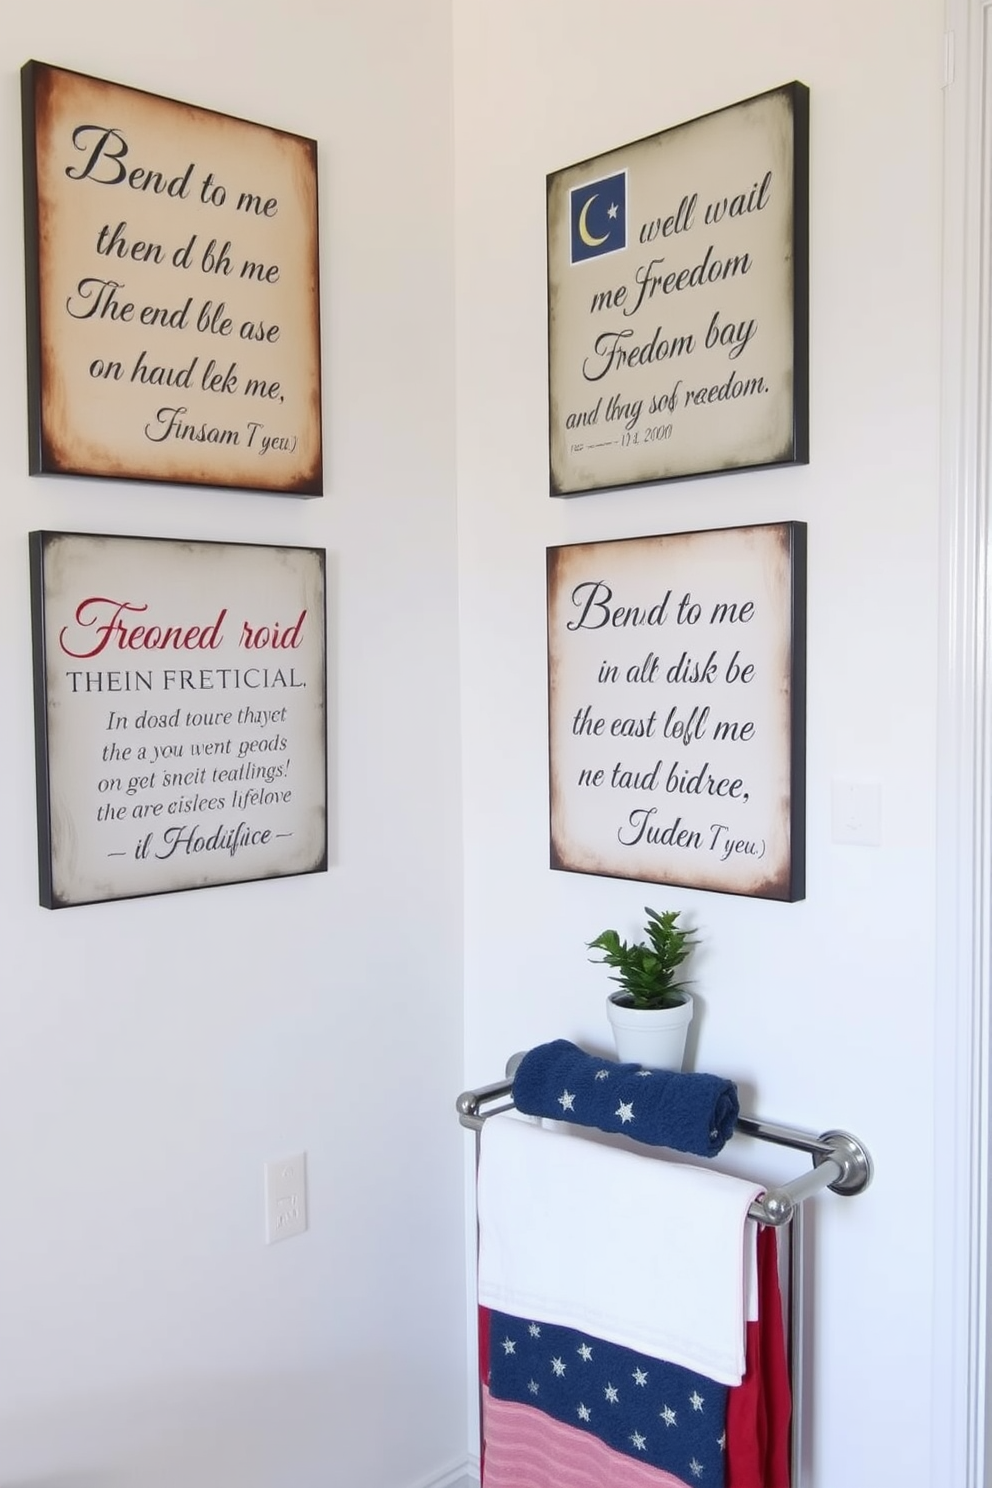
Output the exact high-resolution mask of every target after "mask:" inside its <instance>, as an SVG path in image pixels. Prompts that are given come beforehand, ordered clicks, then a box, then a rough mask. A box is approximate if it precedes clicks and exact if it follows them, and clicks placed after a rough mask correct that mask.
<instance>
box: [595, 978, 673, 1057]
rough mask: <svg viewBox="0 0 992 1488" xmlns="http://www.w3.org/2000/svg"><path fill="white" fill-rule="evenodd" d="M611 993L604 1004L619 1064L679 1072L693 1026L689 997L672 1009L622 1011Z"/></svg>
mask: <svg viewBox="0 0 992 1488" xmlns="http://www.w3.org/2000/svg"><path fill="white" fill-rule="evenodd" d="M623 996H624V993H623V992H614V993H612V994H611V995H610V996H609V997H608V998H607V1000H606V1016H607V1018H609V1020H610V1026H611V1028H612V1029H613V1041H614V1043H615V1044H616V1047H617V1055H618V1057H619V1059H620V1061H621V1063H624V1064H627V1063H633V1064H643V1065H645V1066H646V1067H647V1068H648V1069H664V1070H680V1069H681V1068H682V1061H683V1059H684V1058H685V1041H686V1038H687V1036H688V1033H689V1024H690V1023H691V1022H692V993H691V992H683V993H682V996H683V997H684V998H685V1001H684V1002H682V1003H680V1004H679V1006H678V1007H673V1008H636V1007H624V1006H623V1005H622V1004H621V1003H620V1002H618V1001H617V999H618V998H622V997H623Z"/></svg>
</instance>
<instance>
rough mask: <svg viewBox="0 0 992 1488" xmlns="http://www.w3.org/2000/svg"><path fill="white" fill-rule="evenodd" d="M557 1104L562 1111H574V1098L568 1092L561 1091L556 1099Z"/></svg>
mask: <svg viewBox="0 0 992 1488" xmlns="http://www.w3.org/2000/svg"><path fill="white" fill-rule="evenodd" d="M558 1104H559V1105H560V1106H561V1108H562V1110H563V1111H574V1110H575V1096H574V1095H573V1094H572V1093H571V1091H570V1090H563V1091H562V1093H561V1095H560V1096H559V1097H558Z"/></svg>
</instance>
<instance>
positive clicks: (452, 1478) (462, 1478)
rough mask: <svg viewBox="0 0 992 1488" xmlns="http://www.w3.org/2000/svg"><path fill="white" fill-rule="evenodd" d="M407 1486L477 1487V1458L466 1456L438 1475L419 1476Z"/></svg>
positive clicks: (438, 1487) (410, 1487) (413, 1487)
mask: <svg viewBox="0 0 992 1488" xmlns="http://www.w3.org/2000/svg"><path fill="white" fill-rule="evenodd" d="M408 1488H479V1463H478V1458H475V1459H473V1458H471V1457H470V1458H468V1459H466V1461H464V1462H460V1463H458V1465H457V1466H456V1467H451V1468H448V1469H447V1470H446V1471H444V1472H442V1473H441V1475H440V1477H430V1478H419V1479H418V1480H417V1482H416V1483H410V1484H409V1485H408Z"/></svg>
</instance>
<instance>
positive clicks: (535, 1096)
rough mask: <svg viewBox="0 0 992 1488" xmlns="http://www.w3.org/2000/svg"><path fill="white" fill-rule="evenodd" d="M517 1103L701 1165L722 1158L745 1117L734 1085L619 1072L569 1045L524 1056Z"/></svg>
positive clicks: (555, 1044) (559, 1043) (626, 1068)
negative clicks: (692, 1157)
mask: <svg viewBox="0 0 992 1488" xmlns="http://www.w3.org/2000/svg"><path fill="white" fill-rule="evenodd" d="M513 1103H514V1105H515V1106H516V1108H517V1110H518V1111H522V1112H523V1113H524V1115H526V1116H546V1117H550V1118H552V1119H553V1120H556V1121H572V1122H575V1123H576V1125H578V1126H595V1127H598V1129H599V1130H600V1131H607V1132H623V1133H624V1134H625V1135H626V1136H628V1137H634V1138H635V1139H636V1140H637V1141H638V1142H648V1143H650V1144H651V1145H652V1146H654V1147H670V1148H671V1149H672V1150H673V1151H675V1152H691V1153H694V1154H695V1155H696V1156H697V1157H715V1156H716V1155H717V1153H718V1152H719V1151H720V1150H721V1148H722V1147H723V1146H724V1144H725V1143H726V1142H727V1141H728V1140H729V1138H730V1137H731V1136H733V1132H734V1126H735V1124H736V1122H737V1117H738V1116H739V1114H740V1101H739V1100H738V1096H737V1086H736V1085H735V1084H734V1082H733V1081H732V1080H725V1079H722V1078H721V1077H720V1076H719V1075H705V1074H696V1073H689V1074H683V1073H681V1072H677V1071H673V1070H656V1069H644V1068H642V1067H641V1065H639V1064H618V1063H616V1061H614V1060H611V1059H600V1058H599V1057H598V1056H597V1055H595V1054H587V1053H586V1052H585V1050H583V1049H580V1048H579V1047H578V1046H577V1045H576V1044H572V1043H570V1042H569V1041H568V1039H554V1040H553V1041H552V1042H551V1043H550V1044H538V1045H537V1047H536V1048H534V1049H531V1050H530V1051H529V1053H527V1054H525V1055H524V1057H523V1059H522V1060H521V1061H520V1064H519V1066H518V1068H517V1072H516V1074H515V1075H514V1077H513Z"/></svg>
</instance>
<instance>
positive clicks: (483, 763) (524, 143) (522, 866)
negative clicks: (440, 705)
mask: <svg viewBox="0 0 992 1488" xmlns="http://www.w3.org/2000/svg"><path fill="white" fill-rule="evenodd" d="M941 21H942V8H941V5H940V4H939V3H938V0H928V3H925V4H919V5H912V6H907V5H905V4H902V3H900V0H857V3H854V0H839V3H836V4H832V5H829V6H828V5H796V4H794V3H792V0H744V3H741V0H709V3H707V4H705V5H701V4H699V3H698V0H661V3H659V0H625V3H624V4H623V5H615V4H608V3H606V0H542V3H541V4H537V5H535V4H534V3H532V0H472V3H469V4H462V5H456V6H455V99H456V225H457V255H456V262H457V282H458V396H459V402H458V451H459V453H458V483H459V542H460V563H461V570H460V573H461V592H462V599H461V616H462V684H463V699H464V702H463V723H464V780H465V842H466V861H465V915H466V918H465V927H466V928H465V936H466V1019H467V1062H468V1070H467V1073H468V1078H469V1081H470V1083H481V1082H485V1081H487V1080H490V1079H494V1078H497V1077H498V1076H500V1075H501V1074H502V1068H503V1061H504V1060H505V1058H506V1056H507V1055H509V1054H510V1053H512V1052H513V1051H514V1050H516V1049H520V1048H526V1047H528V1046H530V1045H533V1044H535V1043H538V1042H540V1041H542V1040H544V1039H548V1038H553V1037H558V1036H565V1037H571V1038H574V1039H576V1040H578V1041H579V1042H580V1043H581V1042H585V1043H586V1044H588V1045H590V1046H598V1047H603V1048H607V1047H608V1032H607V1029H606V1025H605V1018H604V1014H603V1000H604V998H605V994H606V992H607V990H608V988H609V985H610V984H609V983H608V982H607V981H606V980H605V974H604V972H603V970H602V968H600V967H597V966H592V965H590V964H589V963H588V961H587V959H586V952H585V950H584V944H585V942H586V941H588V940H589V939H590V938H591V937H592V936H593V935H595V934H596V933H597V932H598V931H599V930H601V929H602V927H603V926H604V925H617V926H618V927H619V928H621V929H623V930H624V931H626V932H627V933H629V932H631V931H633V930H634V929H635V928H636V926H637V924H638V923H639V921H640V917H641V908H642V906H643V905H644V904H645V903H651V904H654V905H656V906H659V907H669V906H670V907H678V908H682V909H685V910H686V911H688V913H689V916H690V917H691V919H692V920H694V921H695V922H696V923H697V924H698V925H699V926H700V928H701V930H702V933H703V936H704V938H705V949H704V950H703V952H702V953H701V954H700V955H698V956H697V957H696V958H695V961H694V968H693V970H694V976H695V979H696V990H697V992H698V993H699V994H700V997H701V999H702V1002H703V1014H702V1018H701V1019H700V1021H699V1026H698V1027H697V1028H696V1030H695V1037H696V1046H695V1061H696V1067H697V1068H701V1069H710V1070H714V1071H719V1072H722V1073H726V1074H729V1075H731V1076H733V1077H735V1078H737V1079H738V1081H739V1082H740V1083H741V1086H742V1092H743V1097H744V1101H745V1103H746V1106H747V1107H749V1108H750V1109H752V1110H755V1111H757V1112H758V1113H760V1114H763V1115H765V1116H768V1117H769V1118H772V1119H777V1120H781V1121H786V1122H792V1123H795V1124H797V1125H800V1126H804V1127H806V1128H808V1129H813V1130H823V1129H824V1128H827V1127H831V1126H842V1127H847V1128H849V1129H850V1130H852V1131H854V1132H856V1133H857V1134H858V1135H860V1136H861V1137H862V1138H863V1139H864V1141H865V1142H866V1143H867V1144H868V1146H869V1147H870V1149H871V1151H872V1153H873V1156H874V1158H875V1161H876V1165H877V1176H876V1179H875V1183H874V1186H873V1187H872V1188H871V1189H870V1191H869V1192H868V1193H867V1194H866V1195H865V1196H863V1197H861V1198H859V1199H856V1200H844V1199H839V1198H834V1197H833V1196H831V1195H826V1196H825V1197H824V1198H823V1199H821V1200H818V1201H817V1202H816V1204H815V1205H814V1206H813V1207H814V1214H815V1219H814V1221H813V1234H812V1246H811V1249H812V1251H813V1258H814V1274H815V1286H814V1297H813V1301H812V1306H811V1314H810V1322H811V1331H812V1345H811V1358H810V1366H811V1368H810V1392H809V1395H808V1397H807V1398H805V1399H804V1402H803V1405H804V1411H805V1416H806V1425H807V1428H808V1432H807V1436H808V1449H807V1451H808V1459H809V1461H808V1466H809V1468H810V1471H809V1475H808V1482H809V1484H810V1485H811V1488H872V1485H875V1484H881V1483H898V1484H899V1485H900V1488H938V1485H937V1484H935V1483H933V1482H931V1479H930V1461H929V1440H928V1429H929V1398H928V1391H929V1382H930V1374H929V1349H930V1335H931V1322H932V1319H931V1311H930V1309H931V1300H930V1287H931V1279H932V1264H933V1251H932V1239H931V1234H930V1222H929V1218H928V1216H929V1214H930V1200H931V1194H932V1184H931V1178H930V1159H931V1138H930V1132H931V1126H932V1117H933V1077H932V1064H933V1061H932V1054H931V1037H932V1026H933V1019H934V1016H935V945H934V935H935V932H934V922H935V909H934V900H935V885H934V877H935V868H934V863H935V845H934V815H935V802H936V796H937V781H936V778H935V733H936V728H937V705H936V684H935V674H936V650H937V637H938V615H937V597H938V587H937V586H938V574H937V541H936V538H937V509H938V484H939V482H938V475H939V469H938V427H937V424H938V418H937V415H938V402H939V399H938V394H939V366H938V354H939V292H940V273H939V244H940V213H941V196H940V139H941V94H940V85H941V56H942V52H941V30H942V25H941ZM792 78H798V79H800V80H801V81H803V82H805V83H807V84H808V85H809V87H810V90H811V135H812V142H811V162H810V181H811V208H810V241H811V251H810V281H811V313H810V337H811V357H810V381H811V436H810V443H811V462H810V464H809V466H808V467H807V468H802V469H784V470H772V471H767V472H756V473H750V474H739V475H733V476H725V477H722V478H719V479H711V480H703V481H693V482H686V483H681V484H678V483H677V484H671V485H667V486H660V487H654V488H652V487H647V488H644V489H636V490H635V489H631V490H627V491H617V492H613V493H609V494H598V495H589V496H585V497H582V498H577V499H574V500H571V501H567V502H566V501H554V500H551V499H549V498H548V496H547V475H546V462H547V453H546V440H547V433H546V429H547V425H546V417H547V393H546V360H545V359H546V335H545V283H544V275H545V267H544V230H545V229H544V179H545V175H546V173H547V172H549V171H552V170H556V169H558V168H560V167H563V166H566V165H569V164H571V163H573V162H574V161H578V160H581V159H583V158H585V157H587V156H589V155H593V154H595V153H597V152H599V151H601V150H605V149H608V148H611V147H613V146H615V145H620V144H623V143H624V142H626V141H628V140H634V139H638V138H640V137H642V136H644V135H646V134H650V133H653V132H655V131H657V130H659V129H662V128H665V127H666V126H668V125H671V124H676V123H678V122H680V121H682V120H684V119H689V118H692V117H694V116H695V115H698V114H702V113H704V112H707V111H709V110H711V109H713V108H716V107H719V106H721V105H723V104H726V103H730V102H733V101H735V100H736V99H739V98H743V97H747V96H749V95H751V94H754V93H758V92H761V91H763V90H764V89H767V88H771V87H774V86H776V85H778V84H781V83H784V82H787V81H789V80H791V79H792ZM793 518H794V519H801V520H804V521H806V522H807V523H808V524H809V645H808V791H809V804H808V836H809V842H808V855H807V862H808V890H807V897H806V899H805V901H804V902H802V903H800V904H796V905H791V906H790V905H780V904H772V903H763V902H759V901H752V900H748V899H742V898H733V897H726V896H719V895H714V894H704V893H694V892H691V891H686V890H678V889H659V888H650V887H645V886H644V885H639V884H632V883H626V882H622V881H618V880H608V879H599V878H595V877H583V876H580V875H569V874H565V873H553V872H551V871H549V869H548V866H547V862H548V841H547V813H548V782H547V715H546V675H545V642H544V631H545V599H544V559H545V548H546V546H547V545H548V544H553V543H563V542H571V541H582V540H588V539H599V538H610V537H620V536H629V535H636V534H649V533H655V532H665V531H680V530H685V529H689V528H694V527H718V526H725V525H733V524H736V523H741V522H763V521H777V520H783V519H793ZM834 778H838V779H853V780H866V781H877V782H879V783H880V786H881V794H882V817H883V827H882V844H881V846H880V847H878V848H864V847H852V846H840V845H836V844H834V843H833V842H832V840H831V825H830V788H831V781H832V780H833V779H834ZM743 1160H744V1159H742V1161H743ZM747 1161H748V1162H750V1163H752V1164H753V1170H754V1171H755V1172H756V1174H757V1175H758V1176H761V1175H762V1174H764V1173H766V1172H769V1173H770V1172H771V1171H772V1170H773V1169H774V1171H775V1172H776V1173H779V1172H784V1173H786V1174H788V1173H795V1172H796V1171H797V1168H796V1163H795V1159H792V1161H791V1162H789V1160H788V1159H784V1160H783V1162H782V1164H781V1165H779V1163H778V1161H777V1159H776V1155H775V1154H769V1152H768V1150H767V1149H766V1148H762V1149H757V1150H756V1151H755V1152H754V1153H748V1154H747ZM655 1242H657V1243H658V1244H659V1247H660V1245H661V1243H662V1242H661V1237H643V1236H636V1237H631V1244H632V1247H633V1248H636V1249H637V1250H639V1251H641V1250H643V1248H644V1246H645V1245H648V1246H650V1245H651V1244H652V1243H655ZM939 1488H943V1485H939Z"/></svg>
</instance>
